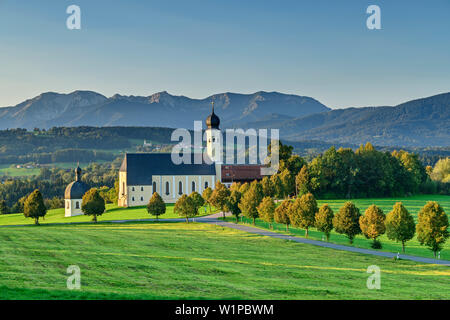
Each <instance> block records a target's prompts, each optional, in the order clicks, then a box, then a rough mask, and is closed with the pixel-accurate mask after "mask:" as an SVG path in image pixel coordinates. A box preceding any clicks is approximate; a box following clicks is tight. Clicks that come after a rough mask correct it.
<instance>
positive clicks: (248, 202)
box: [239, 181, 263, 224]
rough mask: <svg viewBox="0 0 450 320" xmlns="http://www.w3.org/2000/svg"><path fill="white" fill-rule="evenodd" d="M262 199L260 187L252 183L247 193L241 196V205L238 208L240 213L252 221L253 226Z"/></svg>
mask: <svg viewBox="0 0 450 320" xmlns="http://www.w3.org/2000/svg"><path fill="white" fill-rule="evenodd" d="M262 198H263V192H262V187H261V185H260V184H259V183H258V182H256V181H254V182H252V184H251V185H250V188H249V189H248V191H247V192H246V193H245V194H244V195H243V196H242V199H241V203H240V204H239V208H240V209H241V211H242V213H243V214H244V215H245V216H246V217H248V218H250V219H253V224H255V220H256V218H257V217H258V209H257V208H258V206H259V204H260V203H261V201H262Z"/></svg>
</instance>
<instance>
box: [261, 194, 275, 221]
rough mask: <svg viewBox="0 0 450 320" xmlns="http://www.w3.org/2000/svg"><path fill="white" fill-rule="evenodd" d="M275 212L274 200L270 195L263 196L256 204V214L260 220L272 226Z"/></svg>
mask: <svg viewBox="0 0 450 320" xmlns="http://www.w3.org/2000/svg"><path fill="white" fill-rule="evenodd" d="M274 213H275V202H274V201H273V199H272V198H271V197H264V198H263V200H262V201H261V203H260V204H259V206H258V214H259V216H260V217H261V219H262V220H264V221H265V222H267V223H269V225H270V227H271V228H272V227H273V226H272V223H273V219H274Z"/></svg>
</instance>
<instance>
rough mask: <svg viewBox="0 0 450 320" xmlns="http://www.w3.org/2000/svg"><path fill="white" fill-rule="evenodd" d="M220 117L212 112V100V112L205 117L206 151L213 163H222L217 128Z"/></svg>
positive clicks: (220, 141) (220, 143)
mask: <svg viewBox="0 0 450 320" xmlns="http://www.w3.org/2000/svg"><path fill="white" fill-rule="evenodd" d="M219 125H220V119H219V117H218V116H217V115H216V114H215V113H214V101H213V102H212V112H211V114H210V115H209V116H208V117H207V118H206V126H207V129H206V130H205V134H206V152H207V154H208V157H209V158H210V159H211V160H212V161H213V162H215V163H218V164H220V163H222V134H221V132H220V129H219Z"/></svg>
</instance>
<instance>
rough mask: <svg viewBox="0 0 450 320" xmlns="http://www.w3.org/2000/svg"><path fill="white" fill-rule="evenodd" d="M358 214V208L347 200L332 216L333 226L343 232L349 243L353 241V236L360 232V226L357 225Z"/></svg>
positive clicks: (337, 230)
mask: <svg viewBox="0 0 450 320" xmlns="http://www.w3.org/2000/svg"><path fill="white" fill-rule="evenodd" d="M360 216H361V214H360V213H359V209H358V208H357V207H356V206H355V205H354V204H353V202H351V201H348V202H346V203H345V204H344V206H343V207H341V208H340V209H339V211H338V213H337V214H336V215H335V216H334V218H333V227H334V229H335V230H336V232H338V233H341V234H345V235H346V236H347V238H348V239H349V241H350V243H353V239H354V238H355V236H356V235H358V234H360V233H361V228H360V227H359V217H360Z"/></svg>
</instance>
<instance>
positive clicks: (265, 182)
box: [261, 176, 275, 197]
mask: <svg viewBox="0 0 450 320" xmlns="http://www.w3.org/2000/svg"><path fill="white" fill-rule="evenodd" d="M261 186H262V189H263V193H264V196H265V197H273V196H274V195H275V189H274V187H273V184H272V181H271V180H270V178H269V177H267V176H266V177H264V178H263V179H262V181H261Z"/></svg>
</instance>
